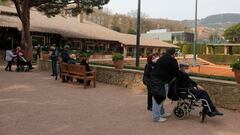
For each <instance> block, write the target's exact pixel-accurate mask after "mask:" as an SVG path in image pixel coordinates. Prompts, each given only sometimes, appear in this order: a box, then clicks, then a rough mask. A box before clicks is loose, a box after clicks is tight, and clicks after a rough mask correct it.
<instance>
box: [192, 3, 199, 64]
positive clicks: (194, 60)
mask: <svg viewBox="0 0 240 135" xmlns="http://www.w3.org/2000/svg"><path fill="white" fill-rule="evenodd" d="M197 11H198V0H196V7H195V34H194V45H193V55H194V56H193V66H196V65H197V54H196V45H197V39H198V38H197V36H198V35H197V24H198V23H197Z"/></svg>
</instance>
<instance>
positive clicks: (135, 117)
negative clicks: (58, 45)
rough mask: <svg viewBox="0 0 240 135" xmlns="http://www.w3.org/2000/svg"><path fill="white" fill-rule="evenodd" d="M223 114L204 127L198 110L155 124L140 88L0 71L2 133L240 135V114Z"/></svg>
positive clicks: (41, 74) (210, 120) (30, 134)
mask: <svg viewBox="0 0 240 135" xmlns="http://www.w3.org/2000/svg"><path fill="white" fill-rule="evenodd" d="M173 107H174V104H171V102H169V101H168V102H166V108H167V110H168V111H171V110H172V108H173ZM220 110H221V111H223V112H224V113H225V116H224V117H216V118H209V119H207V122H206V123H204V124H202V123H200V122H199V118H198V115H197V112H195V113H192V115H191V116H190V117H189V118H187V119H186V120H181V121H180V120H176V119H175V118H174V117H170V118H169V119H168V121H167V122H165V123H153V122H152V121H151V113H150V112H148V111H146V95H145V94H144V93H139V92H138V91H137V90H136V91H132V90H128V89H126V88H122V87H117V86H112V85H106V84H102V83H98V84H97V88H89V89H87V90H84V89H83V87H82V86H79V85H77V84H66V83H61V82H60V81H55V80H54V79H53V78H52V77H50V76H49V74H48V73H46V72H37V71H34V72H30V73H16V72H5V71H3V70H2V69H1V72H0V135H157V134H160V135H240V113H238V112H234V111H229V110H225V109H220Z"/></svg>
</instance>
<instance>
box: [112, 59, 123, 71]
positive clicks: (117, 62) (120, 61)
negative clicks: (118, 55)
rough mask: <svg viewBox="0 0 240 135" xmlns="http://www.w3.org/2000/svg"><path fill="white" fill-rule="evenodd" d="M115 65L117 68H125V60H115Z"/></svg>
mask: <svg viewBox="0 0 240 135" xmlns="http://www.w3.org/2000/svg"><path fill="white" fill-rule="evenodd" d="M113 63H114V66H115V68H116V69H123V67H124V61H123V60H117V61H113Z"/></svg>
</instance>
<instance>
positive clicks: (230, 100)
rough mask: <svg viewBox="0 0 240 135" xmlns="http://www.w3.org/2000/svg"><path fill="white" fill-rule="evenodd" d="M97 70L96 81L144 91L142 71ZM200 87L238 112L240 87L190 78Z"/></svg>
mask: <svg viewBox="0 0 240 135" xmlns="http://www.w3.org/2000/svg"><path fill="white" fill-rule="evenodd" d="M50 67H51V65H50V62H49V61H48V62H46V61H45V62H44V61H40V62H39V69H40V70H43V71H50ZM94 67H95V68H96V70H97V81H98V82H102V83H107V84H112V85H118V86H122V87H126V88H129V89H133V90H139V91H146V87H145V86H144V84H143V83H142V76H143V71H137V70H130V69H124V70H116V69H114V68H112V67H105V66H94ZM192 79H194V80H195V81H196V82H197V83H199V84H200V85H202V86H203V87H204V88H205V89H206V90H207V91H208V93H209V95H210V96H211V98H212V100H213V102H214V103H215V104H216V105H217V106H219V107H223V108H226V109H231V110H238V111H240V86H239V85H238V84H237V83H235V82H232V81H222V80H213V79H206V78H198V77H192Z"/></svg>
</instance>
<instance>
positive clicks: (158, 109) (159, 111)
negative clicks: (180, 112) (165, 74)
mask: <svg viewBox="0 0 240 135" xmlns="http://www.w3.org/2000/svg"><path fill="white" fill-rule="evenodd" d="M164 88H165V91H166V97H167V95H168V91H169V85H168V84H167V83H166V84H164ZM163 103H164V101H163V102H162V103H161V104H158V103H157V102H156V100H155V99H154V98H153V107H152V118H153V121H158V120H159V119H160V117H161V115H163V114H164V113H165V110H164V106H163Z"/></svg>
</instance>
